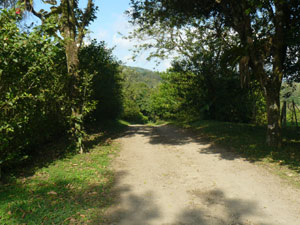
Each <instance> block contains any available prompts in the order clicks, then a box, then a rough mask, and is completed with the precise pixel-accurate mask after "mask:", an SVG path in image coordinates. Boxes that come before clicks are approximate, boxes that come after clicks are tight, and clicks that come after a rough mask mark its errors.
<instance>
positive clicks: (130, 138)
mask: <svg viewBox="0 0 300 225" xmlns="http://www.w3.org/2000/svg"><path fill="white" fill-rule="evenodd" d="M118 141H119V142H121V146H122V147H121V151H120V154H119V156H118V157H117V158H116V159H115V162H114V165H113V167H114V170H115V172H116V177H117V178H116V184H115V187H114V190H115V191H116V193H117V198H116V199H117V203H116V204H115V205H114V206H112V207H111V208H110V209H109V210H108V212H107V219H108V221H109V223H108V224H109V225H117V224H118V225H209V224H211V225H217V224H218V225H219V224H220V225H225V224H228V225H229V224H231V225H238V224H239V225H252V224H255V225H258V224H259V225H300V191H299V190H297V189H294V188H292V187H290V186H289V185H288V184H286V183H285V182H284V181H282V180H281V179H280V178H279V177H277V176H275V175H273V174H271V173H270V172H268V171H267V170H266V169H264V168H262V167H260V166H257V165H255V164H253V163H251V162H248V161H247V160H245V159H243V158H241V157H238V156H236V155H234V154H233V153H230V152H227V151H225V150H222V149H216V148H214V147H212V146H210V144H208V143H205V142H202V141H201V139H200V138H198V137H197V136H195V135H193V134H191V133H190V132H188V131H185V130H182V129H180V128H177V127H174V126H170V125H162V126H137V125H136V126H131V127H130V128H129V130H128V131H127V132H126V134H125V135H124V136H123V137H121V138H119V140H118Z"/></svg>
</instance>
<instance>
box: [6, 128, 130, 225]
mask: <svg viewBox="0 0 300 225" xmlns="http://www.w3.org/2000/svg"><path fill="white" fill-rule="evenodd" d="M105 126H108V127H109V129H106V131H105V132H103V131H99V130H96V129H94V130H93V132H90V134H89V139H88V140H87V142H86V144H87V146H88V152H86V153H84V154H81V155H80V154H79V155H78V154H64V155H63V156H60V157H57V159H52V160H44V159H41V158H35V159H32V161H31V162H32V163H35V161H45V162H46V161H47V163H45V164H44V166H41V165H40V164H39V167H38V168H36V167H34V168H35V170H34V171H33V170H32V171H33V172H32V173H31V174H30V175H22V173H21V175H19V176H17V177H16V178H15V179H11V180H10V181H9V182H8V183H6V184H2V185H1V184H0V224H101V223H102V222H103V221H102V219H103V218H102V217H101V215H102V214H103V212H104V211H105V209H106V208H107V207H109V206H110V205H111V204H112V203H113V196H112V193H111V188H112V186H113V184H114V174H113V172H112V171H111V169H110V167H109V165H110V162H111V159H112V158H113V156H114V154H115V153H116V152H117V150H118V145H117V143H114V142H113V141H112V138H113V137H114V136H117V135H118V133H119V132H121V131H122V130H123V129H124V125H120V123H119V124H117V125H116V124H115V123H114V124H113V123H111V124H106V125H105ZM102 130H103V129H102ZM58 146H59V147H57V146H56V148H60V147H62V146H65V145H60V144H59V145H58ZM48 148H49V151H51V148H50V146H48ZM61 152H64V151H61ZM50 161H51V162H50ZM30 168H31V167H30ZM23 170H26V168H23ZM18 171H20V170H18ZM14 174H15V173H14Z"/></svg>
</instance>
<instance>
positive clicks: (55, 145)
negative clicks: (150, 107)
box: [0, 121, 127, 184]
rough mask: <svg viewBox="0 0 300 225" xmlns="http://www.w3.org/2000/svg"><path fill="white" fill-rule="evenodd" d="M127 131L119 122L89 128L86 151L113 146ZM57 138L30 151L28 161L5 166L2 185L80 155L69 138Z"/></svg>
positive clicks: (99, 124) (104, 123)
mask: <svg viewBox="0 0 300 225" xmlns="http://www.w3.org/2000/svg"><path fill="white" fill-rule="evenodd" d="M126 129H127V126H126V125H123V124H121V123H120V122H118V121H106V122H103V123H98V124H94V125H93V126H89V128H88V131H87V134H88V136H89V137H90V138H89V140H86V141H85V142H84V146H85V151H86V152H89V151H90V150H91V149H93V148H94V147H95V146H99V145H109V144H111V140H112V139H115V138H118V137H119V136H121V134H122V133H123V132H124V131H125V130H126ZM91 137H92V138H91ZM56 138H57V139H55V140H52V142H48V143H47V144H45V145H43V146H38V147H35V148H34V149H31V150H30V151H29V150H28V152H31V153H30V154H28V155H29V156H28V157H27V158H26V159H24V160H22V161H20V162H16V163H11V164H9V165H6V166H3V167H2V168H1V171H2V173H1V175H2V176H1V180H0V184H1V182H2V183H4V184H6V183H11V182H14V181H15V180H16V179H17V178H22V177H30V176H32V175H34V173H35V172H36V171H37V170H38V169H40V168H45V167H48V166H49V165H51V164H52V163H53V162H55V161H56V160H59V159H65V158H71V157H72V156H74V155H76V154H78V153H77V152H76V150H75V148H74V145H72V143H71V141H70V140H69V139H68V137H67V136H62V137H56Z"/></svg>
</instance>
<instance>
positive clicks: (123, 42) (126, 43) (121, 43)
mask: <svg viewBox="0 0 300 225" xmlns="http://www.w3.org/2000/svg"><path fill="white" fill-rule="evenodd" d="M112 43H113V44H114V45H117V46H118V47H121V48H126V49H128V50H129V49H131V48H133V45H134V44H133V43H132V42H131V41H130V40H128V39H124V38H123V37H122V36H120V35H119V34H114V36H113V40H112Z"/></svg>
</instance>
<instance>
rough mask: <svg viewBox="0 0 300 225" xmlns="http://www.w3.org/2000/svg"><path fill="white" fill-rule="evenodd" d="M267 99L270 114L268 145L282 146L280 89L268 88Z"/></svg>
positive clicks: (268, 113)
mask: <svg viewBox="0 0 300 225" xmlns="http://www.w3.org/2000/svg"><path fill="white" fill-rule="evenodd" d="M266 100H267V101H266V103H267V116H268V126H267V140H266V141H267V145H268V146H272V147H277V148H280V147H281V146H282V138H281V120H280V97H279V91H276V90H274V89H271V90H267V93H266Z"/></svg>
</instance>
